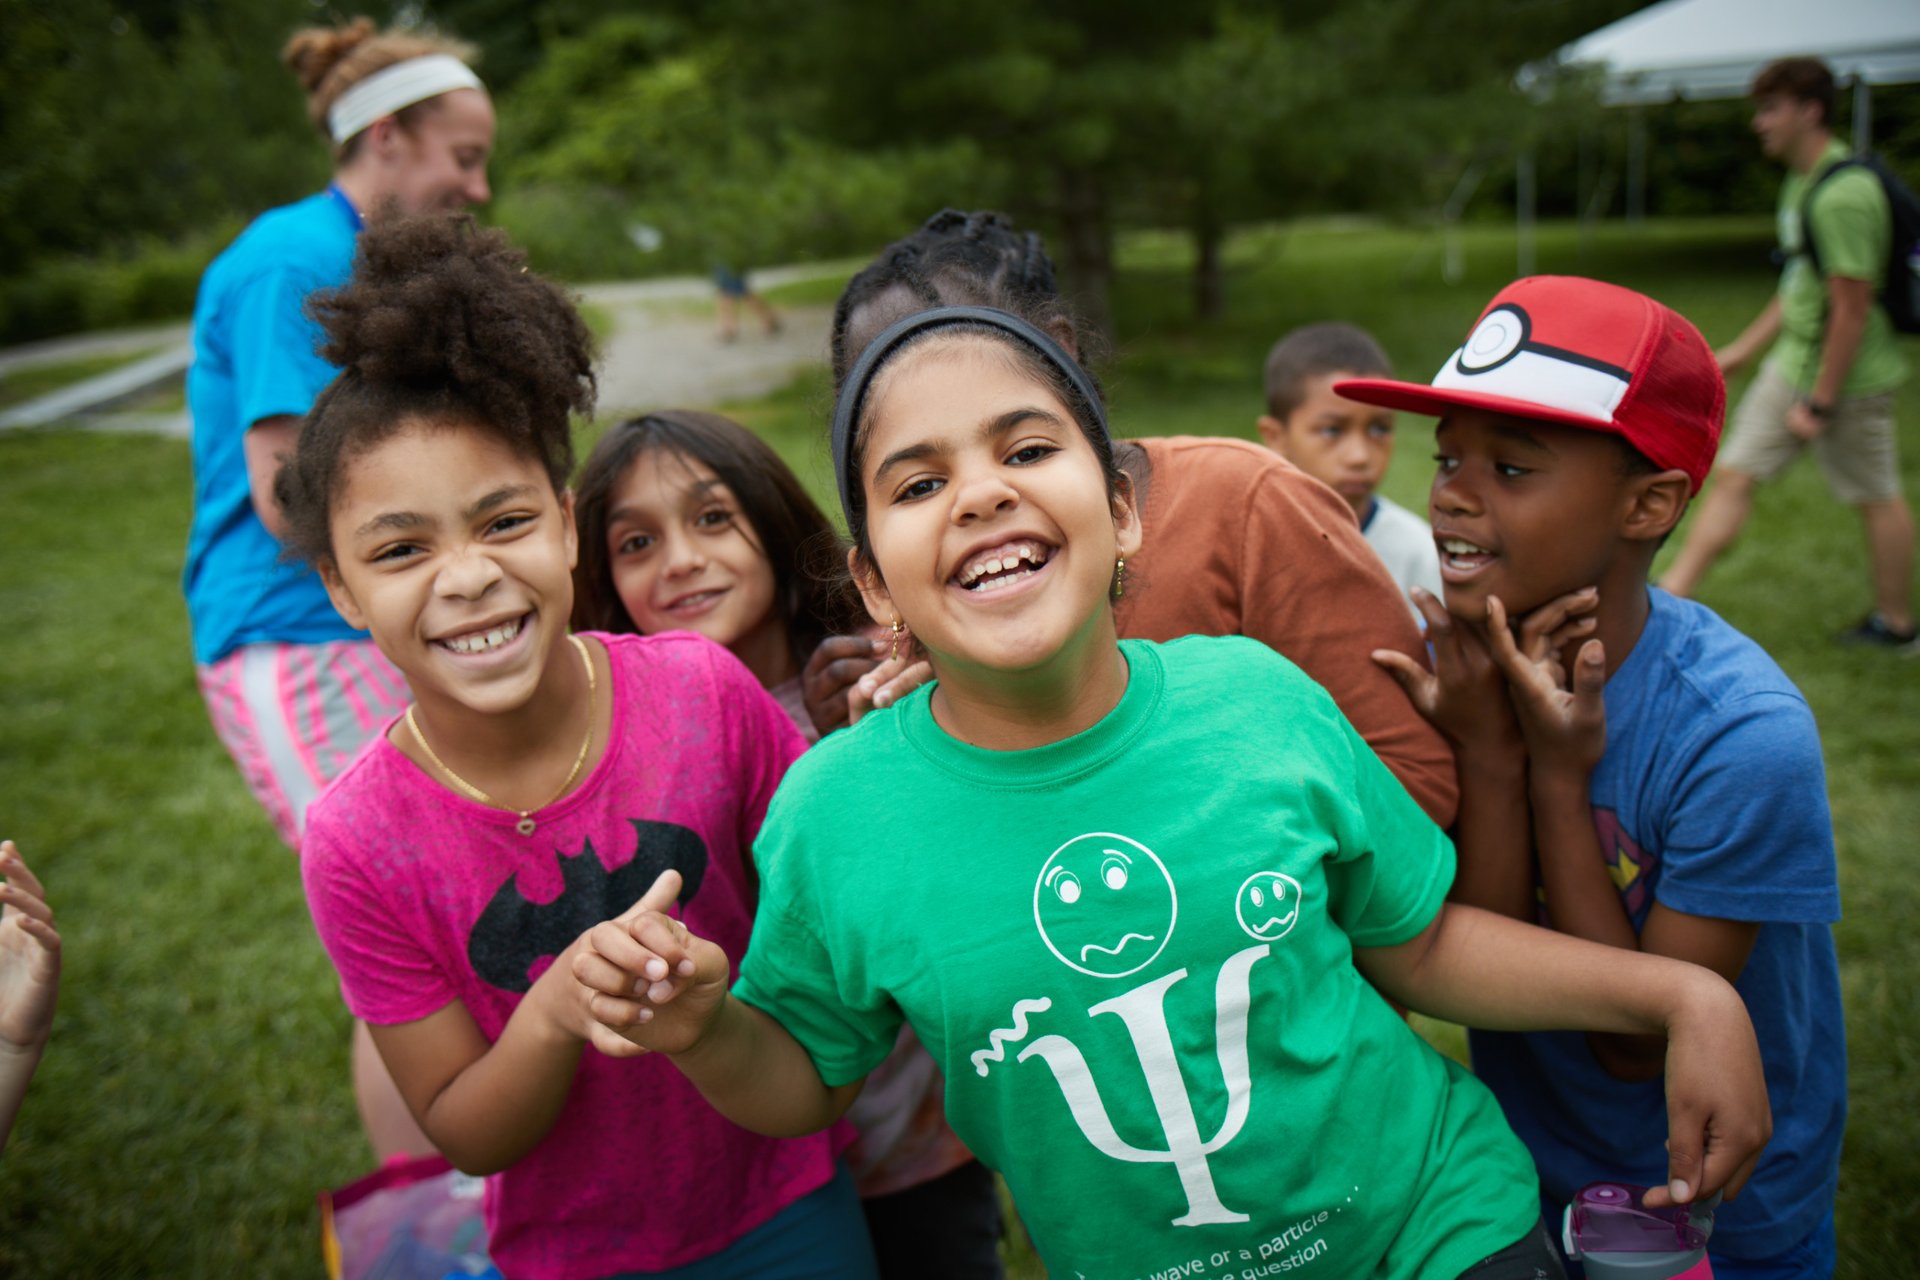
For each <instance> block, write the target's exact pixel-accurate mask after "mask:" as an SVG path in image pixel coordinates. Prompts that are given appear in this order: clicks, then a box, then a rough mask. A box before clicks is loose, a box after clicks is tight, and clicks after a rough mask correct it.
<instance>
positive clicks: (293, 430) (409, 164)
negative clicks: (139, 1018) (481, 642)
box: [183, 18, 494, 1159]
mask: <svg viewBox="0 0 1920 1280" xmlns="http://www.w3.org/2000/svg"><path fill="white" fill-rule="evenodd" d="M472 53H473V50H472V49H471V48H470V47H469V46H466V45H462V44H458V43H454V42H451V41H447V40H444V39H439V38H435V37H428V36H422V35H418V34H414V33H411V32H405V31H386V32H382V31H376V30H375V28H374V25H373V23H372V22H370V21H369V20H367V19H365V18H361V19H357V20H355V21H354V22H352V23H350V24H348V25H346V26H343V27H331V28H330V27H316V28H309V29H307V30H303V31H300V32H297V33H296V34H295V35H294V36H293V37H292V39H290V40H289V41H288V43H287V46H286V49H285V51H284V53H283V55H282V57H283V59H284V60H285V61H286V63H287V65H288V66H289V67H290V68H292V70H293V72H294V74H295V76H297V77H298V78H299V80H300V83H301V85H302V87H303V88H304V89H305V91H306V94H307V102H308V112H309V115H310V116H311V118H312V120H313V122H314V124H315V125H316V126H317V127H318V128H319V129H320V131H321V132H322V133H323V134H325V135H326V136H327V137H328V139H329V140H330V142H331V144H332V146H333V148H334V173H333V180H332V182H330V183H329V184H328V185H327V188H326V190H324V191H322V192H320V193H318V194H316V195H312V196H309V197H307V198H306V199H304V200H300V201H297V202H296V203H293V204H290V205H286V206H283V207H281V208H278V209H273V210H270V211H268V212H267V213H264V214H262V215H261V216H260V217H259V218H257V219H256V220H255V221H254V222H253V223H252V225H250V226H249V227H247V229H246V230H245V231H243V232H241V233H240V237H239V238H238V239H237V240H235V241H234V242H233V244H231V245H230V246H228V247H227V249H226V251H225V252H223V253H222V254H221V255H220V256H219V257H218V258H216V259H214V261H213V264H212V265H211V266H209V267H208V268H207V273H206V275H205V276H204V277H202V279H201V281H200V293H199V297H198V300H197V301H196V303H195V306H194V316H193V346H194V358H193V366H192V368H191V369H190V370H189V372H188V374H187V407H188V410H189V412H190V413H191V414H192V416H193V468H194V512H193V527H192V531H191V533H190V535H189V538H188V542H187V558H186V571H185V574H184V575H183V578H184V581H183V586H184V589H185V592H186V597H187V612H188V614H189V616H190V618H191V621H192V624H193V648H194V661H195V665H196V667H197V669H198V673H199V681H200V689H201V693H202V694H203V696H204V697H205V698H206V702H207V709H208V711H209V713H210V714H211V716H212V718H213V724H214V728H215V730H216V731H217V732H218V733H219V735H220V738H221V741H222V742H224V743H225V744H226V747H227V750H228V751H229V752H230V753H231V754H232V755H233V758H234V761H235V763H237V764H238V765H239V766H240V771H241V774H242V775H243V776H244V777H245V779H246V782H247V785H248V787H249V788H250V789H251V790H252V791H253V793H254V795H255V796H256V797H257V798H258V799H259V801H260V802H261V804H262V805H263V806H265V808H266V810H267V813H268V815H269V816H270V817H271V818H272V819H273V822H274V825H275V826H276V827H277V828H278V829H279V831H280V834H281V835H282V837H284V838H285V839H286V841H287V842H288V843H289V844H291V845H295V846H297V845H298V843H299V838H300V831H301V828H302V823H303V820H304V817H305V813H306V808H307V805H308V804H309V803H310V802H311V801H312V800H313V799H314V798H315V797H316V796H317V795H319V793H320V791H321V790H322V789H323V788H324V787H325V785H326V784H327V782H328V781H329V780H330V779H331V778H332V777H333V776H334V775H335V774H336V773H338V772H339V771H340V770H341V769H343V768H344V767H345V766H346V765H347V763H348V762H349V761H351V760H352V759H353V757H354V756H355V755H356V754H357V753H358V752H359V750H360V747H361V746H362V745H363V744H364V743H365V742H366V741H367V740H368V739H369V738H370V737H372V736H373V735H374V734H375V733H378V732H379V731H380V729H381V727H382V726H383V725H384V724H385V723H386V722H387V721H388V720H389V719H390V718H391V717H392V716H393V715H395V714H397V713H398V712H399V711H400V710H401V709H402V708H404V706H405V703H406V685H405V683H404V682H403V681H402V680H401V678H400V676H399V673H398V672H396V671H394V670H393V668H392V667H391V666H390V665H388V663H387V662H386V660H385V659H384V658H382V657H381V656H380V653H379V651H378V650H377V649H375V648H374V645H373V642H372V641H371V640H369V639H368V638H367V637H366V635H365V633H364V632H360V631H356V630H354V629H353V628H351V627H349V626H348V625H347V624H346V623H345V622H344V621H342V620H341V618H340V616H339V615H338V614H337V613H335V612H334V609H333V606H332V605H331V604H330V603H329V602H328V600H327V595H326V591H325V590H324V589H323V588H322V586H321V584H320V579H319V577H318V576H317V575H316V574H314V572H313V571H312V570H311V569H309V568H307V567H305V566H304V565H299V564H294V563H290V562H288V561H286V560H285V559H284V558H283V555H282V548H281V543H280V536H279V535H280V532H281V528H282V525H281V513H280V509H279V506H278V504H277V503H276V502H275V500H274V496H273V483H274V477H275V476H276V475H277V474H278V472H279V469H280V464H281V460H282V458H283V457H284V456H285V455H286V454H287V453H288V452H290V451H291V450H292V448H293V445H294V442H295V440H296V438H297V436H298V434H299V430H300V424H301V421H302V419H303V417H304V415H305V414H306V412H307V409H308V407H309V406H310V405H311V404H312V403H313V400H314V397H315V396H317V395H318V394H319V392H320V390H321V388H323V387H325V386H326V385H327V383H329V382H331V381H332V380H333V376H334V372H335V370H334V368H333V366H332V365H330V364H328V363H327V362H326V361H325V360H323V359H322V358H321V357H320V355H319V354H318V353H317V351H316V350H315V347H316V345H317V343H318V340H319V337H320V330H319V327H318V326H317V325H315V324H314V323H313V321H312V320H311V319H309V318H308V316H307V314H306V303H307V299H308V297H309V296H310V295H311V294H313V293H314V292H315V291H317V290H321V289H328V288H332V287H334V286H336V285H339V284H342V283H344V282H345V281H346V279H347V277H348V275H349V274H350V272H351V269H352V265H353V253H354V243H355V240H356V239H357V237H358V235H359V232H360V228H361V227H362V226H363V225H365V223H366V222H367V221H368V220H372V219H378V218H382V217H389V216H393V215H395V214H410V213H428V212H432V211H435V210H446V211H449V212H452V211H455V210H459V209H462V208H465V207H466V206H468V205H471V204H477V203H480V202H482V201H484V200H486V199H487V197H488V194H489V193H488V190H487V157H488V155H489V154H490V153H491V151H492V149H493V134H494V116H493V105H492V103H491V101H490V100H489V99H488V97H487V91H486V89H485V88H484V87H483V86H482V85H481V83H480V80H479V78H478V77H476V76H475V75H474V73H473V72H472V70H471V69H470V68H469V67H468V66H467V62H468V60H469V59H470V58H471V56H472ZM354 1064H355V1067H354V1076H355V1082H356V1088H355V1092H356V1094H357V1095H358V1097H359V1099H360V1105H361V1114H362V1118H363V1119H364V1120H365V1121H366V1124H367V1131H368V1136H369V1138H370V1139H371V1140H372V1142H373V1146H374V1150H375V1153H376V1155H377V1156H379V1157H380V1158H381V1159H385V1158H386V1157H387V1156H389V1155H392V1154H394V1153H396V1152H401V1151H420V1152H426V1151H430V1150H431V1147H430V1146H429V1145H428V1144H427V1142H426V1140H425V1138H424V1136H422V1135H421V1134H420V1133H419V1130H418V1128H417V1127H416V1126H415V1125H414V1123H413V1120H412V1117H411V1116H410V1115H409V1114H408V1113H407V1111H406V1108H405V1105H404V1104H403V1103H402V1102H401V1101H400V1098H399V1095H398V1093H397V1092H396V1091H395V1090H394V1089H393V1086H392V1083H391V1081H390V1080H388V1079H387V1077H386V1074H385V1070H384V1068H382V1067H381V1066H380V1064H379V1061H378V1059H377V1057H376V1056H375V1055H374V1053H373V1050H372V1045H371V1043H370V1041H369V1040H368V1038H367V1036H366V1033H365V1029H364V1028H359V1029H357V1030H356V1036H355V1052H354Z"/></svg>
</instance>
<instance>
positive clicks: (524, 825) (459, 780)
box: [407, 636, 597, 836]
mask: <svg viewBox="0 0 1920 1280" xmlns="http://www.w3.org/2000/svg"><path fill="white" fill-rule="evenodd" d="M567 639H569V640H571V641H573V647H574V648H575V649H577V650H579V652H580V661H581V663H582V665H584V666H585V667H586V669H587V738H586V741H584V742H582V743H581V744H580V754H579V755H576V756H575V757H574V758H573V768H571V769H569V770H567V780H566V781H565V782H562V783H561V784H560V789H559V790H558V791H555V792H554V793H553V794H552V795H550V796H548V797H547V798H546V799H545V800H543V801H541V802H540V803H539V804H537V805H535V806H534V807H533V808H531V809H513V806H512V805H510V804H501V803H500V802H499V801H498V800H495V799H494V798H493V797H492V796H490V795H488V794H487V793H486V792H484V791H482V790H481V789H480V788H478V787H476V786H474V785H473V784H472V783H471V782H468V781H467V780H466V779H465V778H463V777H461V776H460V775H459V774H457V773H455V772H454V771H453V770H452V769H450V768H448V767H447V762H446V761H445V760H442V759H441V758H440V757H439V756H438V755H435V754H434V750H433V746H432V744H431V743H429V742H428V741H427V735H426V734H424V733H421V732H420V726H419V725H418V724H416V723H414V719H413V708H412V707H411V706H409V707H408V708H407V729H408V731H409V732H411V733H412V734H413V740H414V741H415V742H417V743H419V744H420V749H421V750H422V751H424V752H426V753H427V759H429V760H431V761H433V763H434V766H435V767H436V768H438V769H439V770H440V772H442V773H444V774H446V775H447V781H449V782H451V783H452V784H453V785H454V787H455V788H456V789H457V790H458V791H459V792H460V793H461V794H462V795H464V796H467V797H468V798H469V799H473V800H478V801H479V802H480V803H481V804H484V805H486V806H487V807H488V808H490V809H513V811H514V812H515V813H517V814H519V815H520V821H519V822H516V823H515V824H514V829H515V830H516V831H518V832H519V833H520V834H521V835H523V836H530V835H532V834H533V827H534V822H533V815H534V814H536V813H538V812H539V811H540V810H542V809H544V808H546V807H547V806H548V805H550V804H552V803H553V802H554V801H555V800H558V799H559V798H560V797H561V796H563V795H565V794H567V788H568V787H571V786H572V785H573V780H574V779H575V778H577V777H579V776H580V766H581V765H583V764H585V763H586V762H587V752H589V751H591V750H592V749H593V721H594V714H593V702H594V699H593V692H594V688H595V685H596V683H597V682H596V681H595V680H594V676H593V658H592V656H591V655H590V654H588V652H587V646H586V644H585V643H584V642H583V641H582V640H581V639H580V637H579V636H568V637H567Z"/></svg>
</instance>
